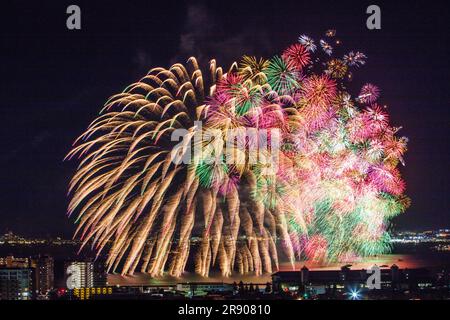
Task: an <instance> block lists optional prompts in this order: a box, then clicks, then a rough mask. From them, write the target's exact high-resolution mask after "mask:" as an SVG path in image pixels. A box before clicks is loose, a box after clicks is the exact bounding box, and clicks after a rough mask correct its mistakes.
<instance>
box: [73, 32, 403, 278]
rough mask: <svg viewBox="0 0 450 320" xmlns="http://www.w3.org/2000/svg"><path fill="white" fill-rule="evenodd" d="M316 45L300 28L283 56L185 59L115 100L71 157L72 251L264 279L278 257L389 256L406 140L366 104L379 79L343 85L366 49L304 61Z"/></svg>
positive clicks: (156, 272) (124, 264) (157, 268)
mask: <svg viewBox="0 0 450 320" xmlns="http://www.w3.org/2000/svg"><path fill="white" fill-rule="evenodd" d="M333 36H334V33H333ZM320 45H321V47H322V48H323V50H324V51H325V53H326V54H327V55H330V56H331V55H332V48H331V46H330V45H328V44H327V43H326V42H325V41H323V40H321V41H320ZM315 49H316V46H315V45H314V41H313V40H312V39H311V38H309V37H308V36H305V35H302V36H301V37H300V38H299V43H297V44H294V45H292V46H290V47H289V48H288V49H286V50H285V51H284V53H283V55H282V56H281V57H280V56H275V57H273V58H272V59H270V60H264V59H256V58H255V57H249V56H244V57H243V58H242V61H241V63H240V64H239V66H238V64H236V63H233V64H232V66H231V67H230V68H229V69H228V70H223V69H222V68H221V67H218V66H217V64H216V61H215V60H212V61H211V62H210V64H209V75H208V76H204V71H203V70H202V69H201V68H200V67H199V65H198V63H197V61H196V59H195V58H190V59H189V60H188V61H187V63H186V64H185V65H183V64H180V63H177V64H174V65H173V66H171V67H170V68H169V69H164V68H154V69H152V70H150V72H149V73H148V74H147V75H146V76H144V77H143V78H142V79H141V80H139V81H138V82H136V83H133V84H132V85H130V86H128V87H127V88H126V89H125V90H124V91H123V92H122V93H119V94H116V95H114V96H112V97H111V98H110V99H109V100H108V101H107V102H106V104H105V106H104V108H103V110H102V113H101V115H100V116H99V117H98V118H97V119H95V120H94V121H93V122H92V123H91V125H90V126H89V127H88V129H87V130H86V131H85V132H84V133H83V134H82V135H81V136H80V137H79V138H78V139H77V141H76V142H75V144H74V147H73V149H72V151H71V152H70V153H69V154H68V156H67V157H68V158H73V157H78V158H79V159H80V165H79V167H78V169H77V172H76V173H75V175H74V177H73V179H72V181H71V183H70V186H69V192H70V194H71V197H72V198H71V201H70V204H69V208H68V211H69V214H74V213H75V212H77V218H76V223H77V228H76V232H75V236H77V237H80V238H81V240H82V243H83V244H82V247H81V248H80V250H81V249H82V248H83V247H85V246H87V245H88V244H90V245H91V247H92V248H93V249H94V250H96V252H97V254H100V253H102V252H103V251H107V252H108V259H107V264H108V267H109V271H120V272H121V274H133V273H134V272H135V271H136V270H138V271H141V272H146V273H149V274H150V275H151V276H153V277H158V276H162V275H163V274H164V273H165V272H167V273H168V274H170V275H172V276H177V277H178V276H181V275H182V274H183V272H184V271H185V270H186V269H187V268H189V267H188V261H193V264H194V267H193V268H194V269H195V272H196V273H198V274H200V275H202V276H208V275H209V272H210V270H211V269H212V268H217V269H219V270H220V271H221V273H222V274H223V275H224V276H229V275H231V274H232V273H233V272H240V273H247V272H252V273H255V274H257V275H259V274H262V273H265V272H266V273H270V272H273V271H274V270H277V269H278V265H279V259H280V258H279V253H280V252H283V256H284V257H287V259H288V260H289V261H290V262H291V263H294V261H295V260H296V259H299V258H300V259H302V258H308V259H312V260H318V261H349V260H351V259H353V258H355V257H358V256H367V255H373V254H380V253H383V252H386V251H388V250H389V243H390V241H389V233H388V232H387V230H388V227H389V220H390V219H391V218H392V217H394V216H396V215H398V214H399V213H401V212H404V211H405V209H406V208H407V206H408V205H409V202H410V201H409V199H408V198H407V197H406V196H405V195H404V194H403V193H404V190H405V183H404V181H403V180H402V179H401V175H400V172H399V170H398V168H397V166H398V164H399V163H402V164H403V163H404V160H403V156H404V153H405V152H406V143H407V139H406V138H405V137H397V136H396V134H397V132H398V130H399V128H395V127H391V126H390V125H389V116H388V114H387V113H386V110H385V108H382V107H380V106H379V105H376V104H374V102H375V100H376V99H377V98H378V96H379V89H378V88H377V87H375V86H373V85H369V84H367V85H365V86H364V87H363V90H362V91H361V95H360V96H359V97H356V98H352V97H351V95H350V93H348V92H347V91H346V90H345V89H344V88H345V86H344V85H343V82H344V81H346V78H347V77H346V74H347V69H348V67H352V66H361V65H363V64H364V63H365V60H364V59H365V55H364V54H362V53H360V52H357V53H353V52H350V53H349V54H347V55H346V56H344V58H343V59H339V58H333V57H330V58H329V61H326V62H325V63H323V64H322V63H317V65H314V68H305V66H307V65H311V64H312V61H318V60H314V59H313V57H312V54H313V52H314V51H315ZM323 66H325V67H324V68H323ZM321 68H322V69H323V70H320V71H317V69H321ZM313 70H314V71H313ZM205 75H206V73H205ZM367 104H368V105H367ZM236 132H237V133H240V132H244V133H245V135H243V136H242V135H236ZM174 137H175V138H176V139H174ZM198 137H200V139H198ZM275 142H278V144H274V143H275ZM262 144H266V145H269V146H270V148H266V149H263V152H259V151H258V152H257V153H255V152H254V147H255V146H260V145H262ZM276 146H278V147H277V148H278V149H277V148H276ZM198 151H200V152H198ZM275 151H277V158H276V159H277V161H276V162H274V158H273V155H274V152H275ZM230 159H231V160H233V161H230ZM236 159H238V160H239V161H236ZM274 163H275V164H276V165H274ZM267 167H271V169H272V170H267Z"/></svg>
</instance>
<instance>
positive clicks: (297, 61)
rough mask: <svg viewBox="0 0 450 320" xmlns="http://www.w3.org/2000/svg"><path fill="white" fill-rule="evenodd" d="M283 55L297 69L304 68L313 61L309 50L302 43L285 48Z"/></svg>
mask: <svg viewBox="0 0 450 320" xmlns="http://www.w3.org/2000/svg"><path fill="white" fill-rule="evenodd" d="M282 57H283V60H284V61H286V62H287V63H289V64H291V65H292V66H293V67H295V69H297V70H301V69H303V67H305V66H307V65H308V64H309V63H310V62H311V57H310V54H309V51H308V50H307V49H306V48H305V46H303V45H301V44H300V43H295V44H293V45H291V46H290V47H288V48H287V49H286V50H284V52H283V55H282Z"/></svg>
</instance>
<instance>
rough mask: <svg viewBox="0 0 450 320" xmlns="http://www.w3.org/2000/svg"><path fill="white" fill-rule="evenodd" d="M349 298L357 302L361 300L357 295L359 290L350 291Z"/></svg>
mask: <svg viewBox="0 0 450 320" xmlns="http://www.w3.org/2000/svg"><path fill="white" fill-rule="evenodd" d="M350 298H351V299H352V300H359V299H360V298H361V295H360V294H359V290H351V291H350Z"/></svg>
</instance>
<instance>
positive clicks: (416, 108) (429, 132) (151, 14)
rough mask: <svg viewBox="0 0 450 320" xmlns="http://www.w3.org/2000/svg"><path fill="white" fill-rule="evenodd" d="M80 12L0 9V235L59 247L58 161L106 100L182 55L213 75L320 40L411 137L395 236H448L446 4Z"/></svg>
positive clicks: (136, 7)
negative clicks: (360, 61) (210, 66)
mask: <svg viewBox="0 0 450 320" xmlns="http://www.w3.org/2000/svg"><path fill="white" fill-rule="evenodd" d="M92 2H94V1H77V0H75V1H33V2H31V1H19V0H16V1H11V3H9V4H5V3H2V10H1V12H2V13H1V19H0V34H1V48H0V57H1V67H0V68H1V72H0V74H1V77H2V80H1V86H0V96H1V99H0V109H1V113H0V114H1V126H0V131H1V140H0V146H1V149H0V150H1V154H0V165H1V173H0V233H1V232H5V231H7V230H12V231H14V232H15V233H18V234H23V235H26V236H33V235H35V236H63V237H70V236H71V234H72V232H73V231H74V226H73V224H72V221H71V220H69V219H68V218H67V217H66V207H67V203H68V198H67V195H66V193H67V185H68V183H69V180H70V178H71V175H73V173H74V172H75V168H76V166H77V162H76V161H71V162H63V161H62V160H63V158H64V156H65V155H66V153H67V152H68V151H69V150H70V148H71V144H72V142H73V140H74V139H75V138H76V137H77V136H78V135H79V134H81V133H82V132H83V131H84V129H85V128H86V127H87V125H88V124H89V123H90V122H91V121H92V120H93V119H94V117H95V116H96V115H97V113H98V111H99V110H100V108H101V106H102V105H103V103H104V102H105V101H106V99H107V98H108V97H109V96H111V95H112V94H114V93H117V92H119V91H121V90H123V88H124V87H125V86H126V85H128V84H130V83H132V82H134V81H136V80H138V79H139V78H140V77H141V76H143V75H144V74H145V73H146V72H147V71H148V70H149V69H150V68H152V67H155V66H166V67H168V66H170V64H172V63H174V62H177V61H180V62H184V61H186V59H187V58H188V57H189V56H191V55H196V56H198V57H200V59H201V61H207V60H208V59H210V58H217V60H218V63H219V64H220V65H223V66H227V65H229V64H230V63H231V62H232V61H234V60H236V59H239V58H240V56H242V55H243V54H251V55H257V56H264V57H271V56H273V55H275V54H277V53H279V52H280V51H282V50H283V49H284V48H285V47H286V46H288V45H289V44H291V43H294V42H295V41H296V40H297V38H298V36H299V35H300V34H308V35H310V36H312V37H314V38H315V39H317V38H318V37H320V36H322V35H323V33H324V32H325V31H326V30H327V29H330V28H333V29H336V30H337V36H338V38H339V39H341V40H342V42H343V44H342V47H343V48H345V49H348V50H347V51H350V50H360V51H362V52H364V53H365V54H366V55H367V56H368V61H367V65H366V66H364V67H363V68H361V69H360V70H359V71H356V72H355V73H354V80H353V84H352V86H355V88H360V87H361V86H362V85H363V84H364V83H366V82H372V83H374V84H376V85H378V86H379V87H380V88H381V90H382V96H381V99H380V102H381V103H385V104H387V105H389V109H388V112H389V114H390V116H391V123H392V124H393V125H394V126H403V129H402V130H401V131H400V134H401V135H405V136H407V137H408V138H409V139H410V142H409V151H408V152H407V154H406V157H405V160H406V167H404V168H401V171H402V174H403V177H404V179H405V180H406V183H407V194H408V195H409V196H410V197H411V199H412V206H411V207H410V208H409V209H408V210H407V212H406V213H405V214H404V215H402V216H400V217H398V218H396V219H395V220H394V226H395V228H396V229H412V230H424V229H427V228H439V227H450V207H449V192H450V190H449V181H450V173H449V170H448V166H449V156H450V153H449V146H450V142H449V139H450V138H449V137H450V130H449V128H450V122H449V120H450V117H449V116H450V105H449V102H450V97H449V83H450V81H449V80H450V79H449V78H450V76H449V73H450V68H449V67H450V62H449V61H450V50H449V37H448V30H449V26H448V24H449V23H450V22H448V21H450V13H449V8H448V6H449V5H448V4H447V5H445V4H444V3H445V2H442V3H443V4H442V5H440V4H439V2H438V1H370V2H369V1H322V0H314V1H300V0H299V1H292V3H282V2H283V1H271V2H267V3H265V2H262V1H259V2H249V3H248V4H241V3H239V2H236V3H235V4H233V3H232V2H230V1H217V3H214V4H211V3H206V4H202V3H201V2H195V1H189V2H188V3H184V4H183V3H182V2H181V1H176V2H172V1H158V2H156V1H151V0H149V1H141V2H136V1H124V2H123V4H112V2H109V1H98V2H97V1H96V4H93V3H92ZM211 2H212V1H211ZM355 2H356V3H358V4H355ZM70 4H77V5H79V6H80V7H81V12H82V14H81V16H82V29H81V30H78V31H69V30H68V29H67V28H66V18H67V15H66V8H67V6H68V5H70ZM370 4H378V5H379V6H380V7H381V11H382V29H381V30H368V29H367V28H366V19H367V17H368V15H367V14H366V13H365V11H366V8H367V6H368V5H370Z"/></svg>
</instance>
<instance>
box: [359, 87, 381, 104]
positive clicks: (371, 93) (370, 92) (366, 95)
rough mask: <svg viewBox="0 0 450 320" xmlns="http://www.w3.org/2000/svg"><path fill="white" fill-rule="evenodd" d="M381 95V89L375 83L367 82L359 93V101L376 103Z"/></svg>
mask: <svg viewBox="0 0 450 320" xmlns="http://www.w3.org/2000/svg"><path fill="white" fill-rule="evenodd" d="M379 96H380V89H378V87H377V86H376V85H374V84H371V83H366V84H365V85H364V86H363V87H362V88H361V92H360V93H359V101H361V102H362V103H374V102H375V101H377V99H378V97H379Z"/></svg>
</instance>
